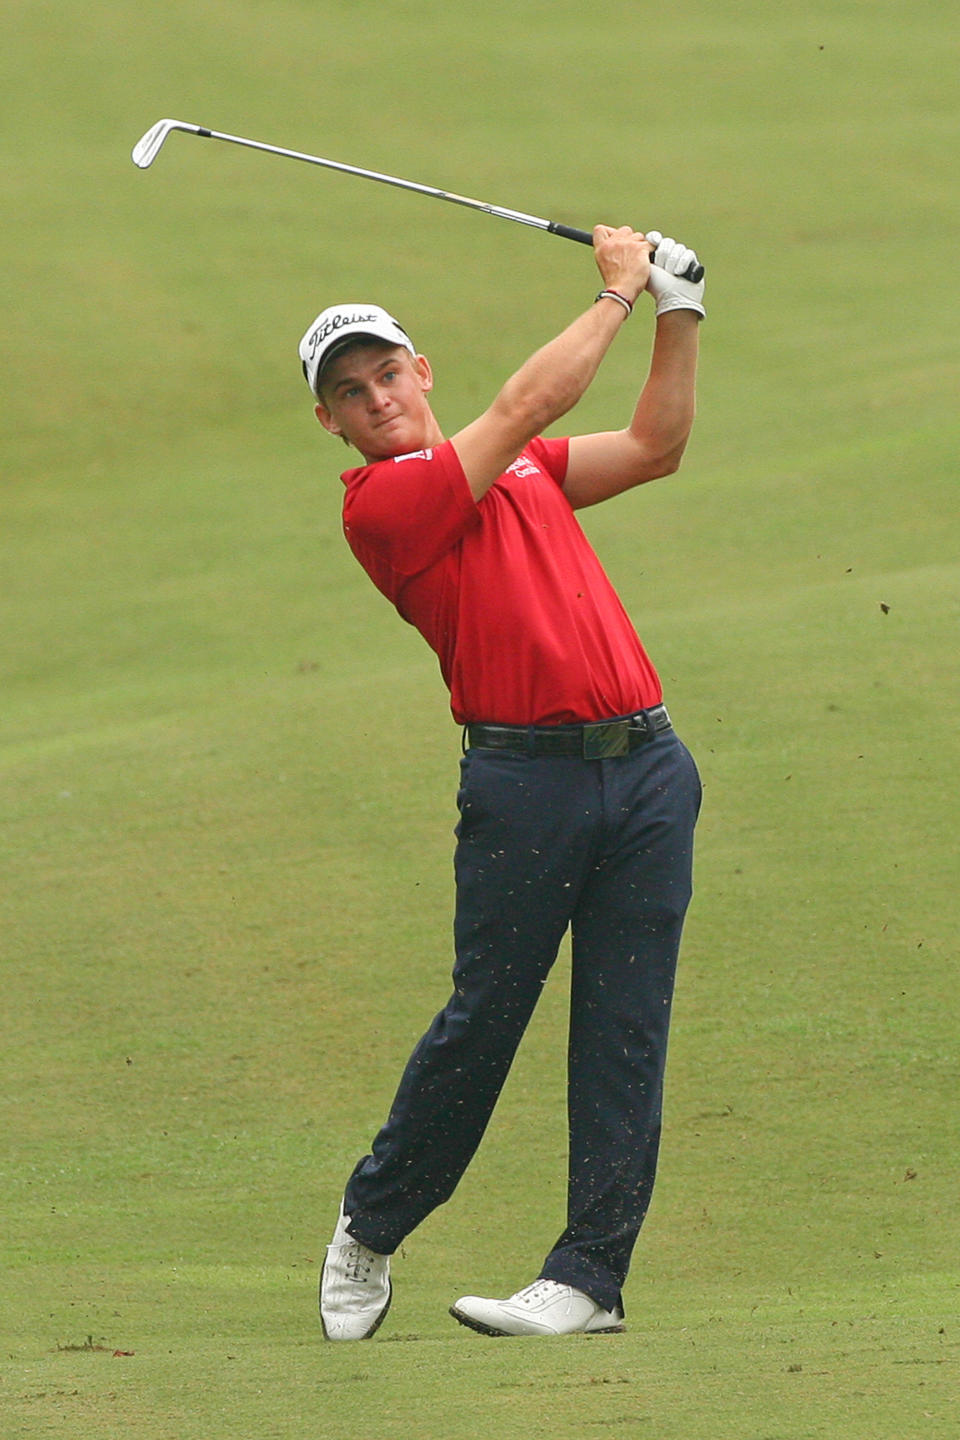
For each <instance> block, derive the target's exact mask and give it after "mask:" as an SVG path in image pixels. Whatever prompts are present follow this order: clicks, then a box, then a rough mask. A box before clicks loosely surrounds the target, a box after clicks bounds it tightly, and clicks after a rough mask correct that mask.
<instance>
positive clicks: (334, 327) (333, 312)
mask: <svg viewBox="0 0 960 1440" xmlns="http://www.w3.org/2000/svg"><path fill="white" fill-rule="evenodd" d="M357 335H369V336H371V337H372V338H373V339H375V340H385V341H386V342H387V344H388V345H402V346H403V348H404V349H405V350H409V351H410V354H411V355H416V353H417V352H416V350H415V349H414V348H413V341H412V340H411V339H410V336H409V335H408V334H407V332H406V330H404V328H403V326H402V325H401V324H400V323H399V321H397V320H394V318H393V316H392V315H388V314H387V312H386V310H381V308H380V306H379V305H331V306H330V307H329V309H327V310H324V311H323V312H322V313H321V314H320V315H318V316H317V318H316V320H314V322H313V324H312V325H311V326H310V327H309V329H308V330H307V332H306V334H305V335H304V337H303V339H302V340H301V341H300V361H301V364H302V365H303V373H304V375H305V376H306V378H307V384H308V385H309V386H310V389H311V390H312V392H313V394H314V395H316V393H317V377H318V375H319V374H320V371H321V370H322V369H323V367H324V365H326V364H327V362H328V360H330V359H331V358H332V356H333V353H334V351H335V350H339V349H340V347H341V346H342V345H343V343H344V341H346V340H351V339H353V338H355V337H356V336H357Z"/></svg>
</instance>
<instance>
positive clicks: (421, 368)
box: [413, 355, 433, 395]
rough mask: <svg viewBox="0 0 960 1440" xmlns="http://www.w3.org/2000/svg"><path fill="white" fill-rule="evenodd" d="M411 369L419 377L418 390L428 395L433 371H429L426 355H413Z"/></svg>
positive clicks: (431, 384)
mask: <svg viewBox="0 0 960 1440" xmlns="http://www.w3.org/2000/svg"><path fill="white" fill-rule="evenodd" d="M413 368H414V370H416V372H417V374H418V376H419V377H420V388H421V390H422V391H423V393H424V395H428V394H429V393H430V391H431V390H432V389H433V371H432V370H431V369H430V361H429V360H428V359H427V357H426V355H415V356H414V359H413Z"/></svg>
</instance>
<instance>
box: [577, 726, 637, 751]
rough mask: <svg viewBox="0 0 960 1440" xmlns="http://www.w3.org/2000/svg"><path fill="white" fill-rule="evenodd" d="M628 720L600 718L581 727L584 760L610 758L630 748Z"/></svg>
mask: <svg viewBox="0 0 960 1440" xmlns="http://www.w3.org/2000/svg"><path fill="white" fill-rule="evenodd" d="M629 723H630V722H629V721H628V720H606V721H604V720H601V721H600V722H599V723H598V724H596V725H584V727H583V758H584V760H610V759H612V758H613V757H614V756H615V755H626V754H627V753H628V751H629V749H630V733H629Z"/></svg>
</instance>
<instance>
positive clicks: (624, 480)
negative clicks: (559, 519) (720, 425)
mask: <svg viewBox="0 0 960 1440" xmlns="http://www.w3.org/2000/svg"><path fill="white" fill-rule="evenodd" d="M699 323H700V317H699V314H698V313H697V312H696V311H693V310H683V309H675V310H670V311H668V312H667V313H665V314H663V315H661V316H660V318H659V319H658V320H657V330H656V339H655V341H654V346H653V358H652V360H651V362H650V373H649V376H648V378H647V382H646V384H645V385H644V387H643V391H642V392H641V395H640V399H639V401H638V402H637V408H636V410H635V411H634V413H633V418H632V419H631V421H630V424H629V425H628V426H627V428H626V430H610V431H606V432H603V433H600V434H596V435H578V436H575V437H573V438H572V439H571V441H570V457H569V462H568V465H567V473H566V477H565V479H564V483H563V492H564V494H565V495H566V497H567V499H568V500H569V501H570V504H571V505H572V506H573V507H574V509H575V510H576V509H581V508H582V507H583V506H585V505H596V504H597V503H598V502H599V501H600V500H608V499H609V498H610V496H611V495H619V494H621V493H622V492H623V491H624V490H630V489H632V488H633V486H635V485H643V484H644V483H645V482H646V481H647V480H656V479H657V478H658V477H659V476H661V475H671V474H672V473H673V472H674V471H675V470H676V469H677V468H678V466H679V464H680V460H681V457H682V455H683V452H684V449H685V448H686V444H687V440H688V439H689V436H690V431H691V429H692V427H693V418H694V410H695V391H696V375H697V346H698V340H699Z"/></svg>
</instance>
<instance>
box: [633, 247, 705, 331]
mask: <svg viewBox="0 0 960 1440" xmlns="http://www.w3.org/2000/svg"><path fill="white" fill-rule="evenodd" d="M647 240H648V241H649V243H650V245H651V246H653V247H654V253H653V264H652V265H651V266H650V275H649V278H648V280H647V289H648V290H649V291H650V294H651V295H652V296H653V298H654V300H655V301H656V302H657V314H658V315H665V314H666V313H667V311H668V310H695V311H696V313H697V314H698V315H706V313H707V312H706V310H704V308H703V286H704V282H703V281H702V280H700V281H698V282H697V283H696V284H694V283H693V281H691V280H685V279H684V278H683V276H684V272H685V271H686V270H687V269H689V267H690V266H691V265H695V264H696V263H697V255H696V251H694V250H690V249H688V248H687V246H686V245H681V243H680V241H679V240H672V239H670V238H669V237H668V238H667V239H666V240H665V239H664V238H663V236H662V235H661V234H660V231H659V230H648V231H647Z"/></svg>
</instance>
